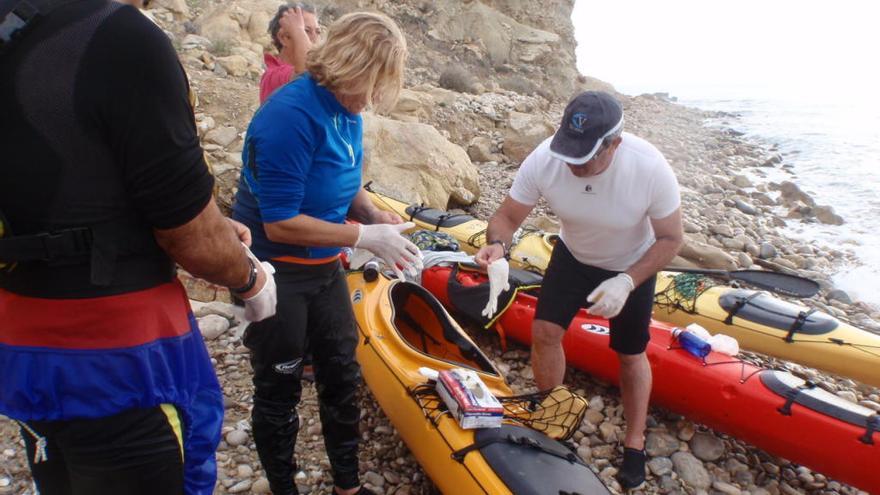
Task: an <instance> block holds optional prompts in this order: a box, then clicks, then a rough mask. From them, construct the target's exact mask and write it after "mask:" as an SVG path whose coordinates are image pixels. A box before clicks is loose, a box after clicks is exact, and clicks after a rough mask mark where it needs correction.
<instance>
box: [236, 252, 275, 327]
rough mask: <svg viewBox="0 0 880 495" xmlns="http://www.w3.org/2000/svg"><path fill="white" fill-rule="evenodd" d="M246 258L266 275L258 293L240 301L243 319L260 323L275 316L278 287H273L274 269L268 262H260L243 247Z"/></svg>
mask: <svg viewBox="0 0 880 495" xmlns="http://www.w3.org/2000/svg"><path fill="white" fill-rule="evenodd" d="M244 250H245V252H247V255H248V258H250V259H252V260H253V262H254V263H255V264H256V265H257V266H260V267H261V268H262V270H263V272H264V273H265V274H266V282H265V283H264V284H263V287H262V288H261V289H260V291H259V292H257V293H256V294H254V295H252V296H251V297H248V298H247V299H242V300H243V301H244V318H245V319H246V320H248V321H261V320H265V319H266V318H269V317H271V316H274V315H275V307H276V306H277V305H278V287H277V286H276V285H275V277H274V274H275V267H274V266H272V265H271V264H270V263H269V262H268V261H263V262H260V260H258V259H257V257H256V256H254V253H252V252H251V250H250V249H249V248H248V247H247V246H245V247H244Z"/></svg>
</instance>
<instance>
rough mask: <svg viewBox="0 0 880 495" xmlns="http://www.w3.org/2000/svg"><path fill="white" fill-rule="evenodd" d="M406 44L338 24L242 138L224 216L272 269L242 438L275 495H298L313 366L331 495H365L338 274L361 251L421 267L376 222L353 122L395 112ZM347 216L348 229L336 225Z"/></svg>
mask: <svg viewBox="0 0 880 495" xmlns="http://www.w3.org/2000/svg"><path fill="white" fill-rule="evenodd" d="M406 57H407V49H406V40H405V39H404V37H403V35H402V34H401V32H400V30H399V29H398V27H397V26H396V25H395V24H394V22H393V21H392V20H391V19H389V18H388V17H386V16H384V15H381V14H373V13H352V14H347V15H345V16H343V17H341V18H339V20H337V21H336V22H335V23H334V24H333V25H331V26H330V28H329V29H328V32H327V37H326V39H325V40H324V41H323V42H322V43H320V44H319V45H318V46H316V47H315V48H313V49H312V50H311V51H309V55H308V59H307V63H306V68H307V72H305V73H304V74H303V75H301V76H300V77H298V78H297V79H295V80H293V81H292V82H291V83H289V84H287V85H285V86H283V87H281V88H280V89H278V91H277V92H276V93H275V94H274V95H273V96H272V98H270V99H269V100H267V102H266V103H265V104H264V105H263V106H262V107H260V109H259V110H258V111H257V113H256V115H254V118H253V120H252V121H251V124H250V126H249V128H248V132H247V137H246V138H245V145H244V151H243V152H242V155H243V156H242V158H243V163H244V167H243V170H242V174H241V181H240V184H239V191H238V195H237V197H236V204H235V207H234V209H233V212H234V214H233V216H234V218H236V219H237V220H239V221H241V222H243V223H244V224H246V225H247V226H248V227H250V229H251V231H252V233H253V251H254V253H255V254H256V255H257V256H258V257H259V258H260V259H261V260H268V261H269V262H270V263H272V264H273V265H274V266H275V269H276V275H275V280H276V282H277V284H278V309H277V314H276V316H274V317H272V318H269V319H267V320H264V321H261V322H257V323H252V324H251V325H250V327H249V328H248V329H247V332H246V333H245V337H244V343H245V345H246V346H247V347H248V348H249V349H250V350H251V364H252V365H253V369H254V388H255V392H254V409H253V415H252V420H253V433H254V440H255V442H256V445H257V452H258V453H259V456H260V461H261V462H262V464H263V467H264V468H265V470H266V475H267V478H268V479H269V484H270V485H271V488H272V492H273V493H274V494H275V495H289V494H294V493H297V489H296V485H295V484H294V483H293V477H294V474H295V473H296V464H295V462H294V461H293V454H294V445H295V442H296V435H297V432H298V430H299V417H298V416H297V412H296V406H297V404H298V403H299V399H300V395H301V391H302V388H301V384H300V379H301V375H302V367H303V357H304V356H305V355H306V354H308V353H311V355H312V357H313V364H314V371H315V382H316V386H317V391H318V398H319V401H320V416H321V424H322V427H323V428H322V429H323V434H324V443H325V445H326V447H327V455H328V457H329V458H330V464H331V466H332V471H333V482H334V485H335V486H334V490H335V492H336V493H337V494H340V495H351V494H355V493H356V494H369V493H370V492H369V491H368V490H366V489H364V488H363V487H361V486H360V482H359V481H358V457H357V454H358V439H359V436H360V432H359V431H358V420H359V418H360V410H359V408H358V405H357V390H358V385H359V383H360V368H359V367H358V364H357V362H356V361H355V349H356V347H357V342H358V339H357V331H356V326H355V322H354V316H353V314H352V310H351V302H350V301H349V298H348V288H347V285H346V282H345V278H344V276H343V271H342V268H341V265H340V262H339V254H340V251H341V248H342V247H344V246H358V247H362V248H364V249H368V250H370V251H372V252H373V253H374V254H376V255H377V256H380V257H382V258H383V259H384V260H385V261H386V262H387V264H388V265H389V266H391V267H397V269H398V271H399V270H400V269H404V270H417V269H420V263H421V262H420V259H419V255H418V249H417V248H416V247H415V246H414V245H413V244H412V243H411V242H409V241H408V240H406V239H405V238H404V237H403V236H402V235H401V232H403V231H404V230H406V229H407V228H410V227H412V224H411V223H408V224H403V223H402V220H401V218H400V217H398V216H396V215H393V214H389V213H387V212H383V211H380V210H378V209H377V208H376V207H374V206H373V205H372V203H371V202H370V200H369V197H368V196H367V194H366V192H365V191H364V190H363V189H362V188H361V166H362V161H363V148H362V144H361V143H362V135H363V122H362V119H361V116H360V113H361V112H362V111H364V110H365V109H366V108H368V107H370V106H373V107H375V108H378V109H387V108H391V107H393V106H394V104H395V103H396V101H397V96H398V94H399V92H400V89H401V87H402V85H403V71H404V64H405V62H406ZM346 216H349V217H352V218H354V219H356V220H359V221H360V222H361V223H360V224H357V225H352V224H346V223H345V218H346Z"/></svg>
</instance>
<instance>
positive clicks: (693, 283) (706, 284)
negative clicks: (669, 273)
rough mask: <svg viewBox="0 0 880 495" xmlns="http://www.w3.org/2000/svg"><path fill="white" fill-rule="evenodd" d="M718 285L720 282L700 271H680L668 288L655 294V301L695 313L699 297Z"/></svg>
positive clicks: (660, 304) (658, 304)
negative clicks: (701, 273) (717, 282)
mask: <svg viewBox="0 0 880 495" xmlns="http://www.w3.org/2000/svg"><path fill="white" fill-rule="evenodd" d="M716 285H718V284H716V283H715V282H713V281H712V279H710V278H708V277H705V276H703V275H700V274H699V273H679V274H678V275H676V276H674V277H672V283H670V284H669V285H668V286H667V287H666V289H664V290H663V291H661V292H658V293H656V294H654V303H655V304H656V305H657V306H660V307H662V308H669V309H671V310H672V311H674V310H677V309H681V310H682V311H684V312H686V313H690V314H694V313H696V312H697V310H696V305H697V299H699V297H700V296H701V295H703V293H704V292H706V290H708V289H709V288H711V287H715V286H716Z"/></svg>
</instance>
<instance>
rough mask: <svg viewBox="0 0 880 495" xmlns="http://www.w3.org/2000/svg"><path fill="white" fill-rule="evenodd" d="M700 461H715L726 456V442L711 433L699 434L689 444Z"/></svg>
mask: <svg viewBox="0 0 880 495" xmlns="http://www.w3.org/2000/svg"><path fill="white" fill-rule="evenodd" d="M688 445H690V448H691V451H692V452H693V453H694V456H696V457H697V458H698V459H700V460H703V461H715V460H717V459H719V458H720V457H721V456H722V455H724V450H725V447H724V442H723V441H722V440H721V439H720V438H718V437H716V436H715V435H712V434H710V433H702V432H701V433H697V434H696V435H694V437H693V438H691V441H690V442H689V443H688Z"/></svg>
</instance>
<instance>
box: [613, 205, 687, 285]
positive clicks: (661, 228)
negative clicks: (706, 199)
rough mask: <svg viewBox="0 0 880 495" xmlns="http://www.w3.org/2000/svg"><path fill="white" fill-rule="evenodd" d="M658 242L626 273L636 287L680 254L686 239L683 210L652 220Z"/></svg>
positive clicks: (679, 209)
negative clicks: (682, 218) (682, 222)
mask: <svg viewBox="0 0 880 495" xmlns="http://www.w3.org/2000/svg"><path fill="white" fill-rule="evenodd" d="M651 226H652V227H653V228H654V236H655V238H656V241H655V242H654V245H653V246H651V248H650V249H648V250H647V251H646V252H645V254H644V255H642V257H641V258H639V260H638V261H636V262H635V263H634V264H633V266H631V267H629V269H628V270H627V271H626V273H627V274H628V275H629V276H630V277H632V279H633V283H634V285H635V286H636V287H638V286H639V285H641V284H642V282H644V281H645V280H647V279H649V278H650V277H652V276H653V275H654V274H655V273H657V272H659V271H660V270H662V269H663V268H665V267H666V265H667V264H669V262H670V261H672V258H674V257H675V255H676V254H678V250H679V249H680V248H681V243H682V241H683V239H684V230H683V229H682V225H681V208H678V209H676V210H675V211H674V212H672V213H671V214H670V215H668V216H666V217H664V218H660V219H656V220H655V219H653V218H652V219H651Z"/></svg>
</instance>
